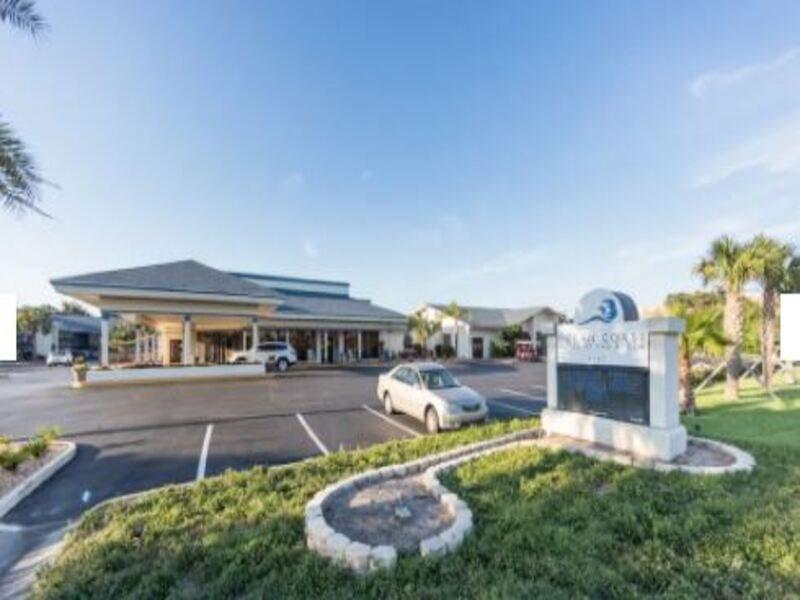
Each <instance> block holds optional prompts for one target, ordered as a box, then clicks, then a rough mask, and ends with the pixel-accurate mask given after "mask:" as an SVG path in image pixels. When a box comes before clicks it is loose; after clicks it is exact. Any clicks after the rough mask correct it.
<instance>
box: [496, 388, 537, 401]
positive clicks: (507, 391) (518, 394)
mask: <svg viewBox="0 0 800 600" xmlns="http://www.w3.org/2000/svg"><path fill="white" fill-rule="evenodd" d="M500 391H501V392H503V393H504V394H511V395H512V396H522V397H523V398H528V399H529V400H546V398H545V397H544V396H534V395H533V394H526V393H525V392H518V391H517V390H510V389H508V388H500Z"/></svg>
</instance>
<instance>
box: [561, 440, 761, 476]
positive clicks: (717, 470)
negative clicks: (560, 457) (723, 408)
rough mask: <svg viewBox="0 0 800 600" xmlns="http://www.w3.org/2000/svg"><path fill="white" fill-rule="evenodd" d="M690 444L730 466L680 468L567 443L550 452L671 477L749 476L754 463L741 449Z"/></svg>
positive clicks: (713, 442)
mask: <svg viewBox="0 0 800 600" xmlns="http://www.w3.org/2000/svg"><path fill="white" fill-rule="evenodd" d="M689 440H690V441H693V442H695V443H697V444H700V445H703V446H708V447H709V448H713V449H715V450H719V451H720V452H724V453H725V454H728V455H730V456H732V457H733V459H734V462H733V463H732V464H730V465H719V466H705V467H704V466H698V465H683V464H676V463H668V462H663V461H658V460H653V459H650V458H637V457H636V456H634V455H631V454H630V453H627V452H620V451H617V450H614V449H613V448H606V447H587V446H585V445H582V444H579V443H573V444H570V443H567V444H564V445H563V446H560V447H556V448H553V449H560V450H564V451H565V452H573V453H575V454H582V455H583V456H586V457H589V458H594V459H597V460H603V461H608V462H615V463H617V464H619V465H623V466H626V467H636V468H639V469H652V470H653V471H658V472H659V473H672V472H675V471H678V472H682V473H688V474H689V475H706V476H708V475H712V476H713V475H726V474H728V473H737V472H750V471H752V470H753V469H754V468H755V466H756V459H755V458H754V457H753V455H752V454H749V453H748V452H745V451H744V450H742V449H741V448H737V447H736V446H732V445H730V444H725V443H723V442H718V441H716V440H710V439H707V438H698V437H693V436H690V437H689Z"/></svg>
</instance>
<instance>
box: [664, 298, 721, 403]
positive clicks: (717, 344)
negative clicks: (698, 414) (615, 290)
mask: <svg viewBox="0 0 800 600" xmlns="http://www.w3.org/2000/svg"><path fill="white" fill-rule="evenodd" d="M667 310H668V311H669V312H670V314H671V315H673V316H675V317H680V318H681V319H683V320H684V322H685V328H684V331H683V333H682V334H681V337H680V345H679V349H678V361H679V372H680V385H681V411H682V412H685V413H687V414H690V415H691V414H694V410H695V398H694V385H693V382H692V357H693V356H694V355H695V354H696V353H697V352H701V351H706V352H716V351H719V350H721V349H723V348H724V347H725V344H726V343H727V340H726V339H725V336H724V335H723V334H722V331H721V330H720V327H719V311H718V310H709V309H708V308H705V307H703V306H697V305H693V304H692V302H691V301H688V300H684V299H682V298H675V299H673V300H669V299H668V300H667Z"/></svg>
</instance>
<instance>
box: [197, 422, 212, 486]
mask: <svg viewBox="0 0 800 600" xmlns="http://www.w3.org/2000/svg"><path fill="white" fill-rule="evenodd" d="M213 431H214V424H213V423H211V424H209V425H207V426H206V437H204V438H203V449H202V450H200V461H199V462H198V463H197V481H200V480H202V479H205V477H206V461H208V447H209V446H210V445H211V433H212V432H213Z"/></svg>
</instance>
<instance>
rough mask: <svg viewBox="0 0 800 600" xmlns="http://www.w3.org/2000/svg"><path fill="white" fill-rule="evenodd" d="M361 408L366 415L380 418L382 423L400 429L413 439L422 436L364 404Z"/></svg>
mask: <svg viewBox="0 0 800 600" xmlns="http://www.w3.org/2000/svg"><path fill="white" fill-rule="evenodd" d="M361 406H363V407H364V410H365V411H367V412H368V413H371V414H373V415H375V416H376V417H380V418H381V419H383V420H384V421H386V422H387V423H389V425H394V426H395V427H397V428H398V429H401V430H403V431H405V432H406V433H410V434H411V435H413V436H414V437H420V436H421V435H422V434H421V433H420V432H419V431H414V430H413V429H411V427H406V426H405V425H403V424H402V423H399V422H397V421H395V420H394V419H392V418H391V417H388V416H386V415H384V414H383V413H380V412H378V411H377V410H375V409H374V408H370V407H369V406H367V405H366V404H362V405H361Z"/></svg>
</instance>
